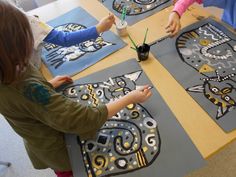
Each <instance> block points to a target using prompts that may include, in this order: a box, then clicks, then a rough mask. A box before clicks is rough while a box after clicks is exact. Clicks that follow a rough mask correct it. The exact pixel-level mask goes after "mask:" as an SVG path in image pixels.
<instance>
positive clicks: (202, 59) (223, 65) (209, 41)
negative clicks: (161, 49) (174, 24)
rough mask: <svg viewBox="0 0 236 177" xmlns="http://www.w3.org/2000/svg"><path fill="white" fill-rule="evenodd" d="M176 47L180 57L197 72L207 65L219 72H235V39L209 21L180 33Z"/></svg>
mask: <svg viewBox="0 0 236 177" xmlns="http://www.w3.org/2000/svg"><path fill="white" fill-rule="evenodd" d="M176 47H177V51H178V53H179V55H180V57H181V59H182V60H183V61H184V62H185V63H186V64H188V65H189V66H191V67H193V68H194V69H195V70H197V71H199V72H202V69H203V68H202V67H203V66H204V65H208V66H209V67H211V68H213V70H218V72H219V73H220V74H224V73H227V74H229V73H231V72H234V73H235V70H236V51H235V48H236V41H235V40H232V39H231V38H230V37H228V36H227V35H226V34H225V33H224V32H222V31H221V30H219V29H218V28H217V27H215V26H214V25H212V24H210V23H207V24H205V25H203V26H201V27H199V28H197V29H195V30H192V31H188V32H185V33H183V34H181V35H180V36H179V37H178V38H177V40H176ZM204 73H206V72H204Z"/></svg>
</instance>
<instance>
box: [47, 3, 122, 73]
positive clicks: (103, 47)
mask: <svg viewBox="0 0 236 177" xmlns="http://www.w3.org/2000/svg"><path fill="white" fill-rule="evenodd" d="M97 23H98V22H97V20H96V19H95V18H94V17H92V16H91V15H90V14H88V13H87V12H86V11H85V10H84V9H82V8H80V7H78V8H75V9H73V10H71V11H69V12H68V13H66V14H64V15H61V16H59V17H58V18H56V19H54V20H52V21H50V22H48V24H49V25H51V26H53V27H54V28H55V29H57V30H59V31H65V32H71V31H79V30H83V29H86V28H87V27H91V26H94V25H96V24H97ZM125 45H126V44H125V43H124V42H123V41H122V40H121V39H120V38H119V37H118V36H116V35H115V34H114V33H112V32H111V31H107V32H104V33H103V34H100V36H99V37H98V38H97V39H91V40H88V41H85V42H82V43H80V44H78V45H73V46H70V47H62V46H58V45H55V44H50V43H44V44H43V48H42V59H43V61H44V63H45V65H46V66H47V67H48V69H49V70H50V72H51V73H52V75H53V76H56V75H74V74H76V73H78V72H81V71H83V70H84V69H86V68H88V67H89V66H91V65H93V64H95V63H96V62H98V61H100V60H101V59H103V58H105V57H106V56H108V55H110V54H112V53H113V52H115V51H117V50H119V49H121V48H122V47H124V46H125Z"/></svg>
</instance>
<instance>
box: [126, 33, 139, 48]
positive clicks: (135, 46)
mask: <svg viewBox="0 0 236 177" xmlns="http://www.w3.org/2000/svg"><path fill="white" fill-rule="evenodd" d="M128 37H129V39H130V40H131V42H132V44H133V46H134V47H133V48H135V50H137V49H138V46H137V45H136V44H135V42H134V41H133V39H132V38H131V37H130V35H129V34H128Z"/></svg>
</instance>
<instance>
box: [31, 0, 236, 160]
mask: <svg viewBox="0 0 236 177" xmlns="http://www.w3.org/2000/svg"><path fill="white" fill-rule="evenodd" d="M91 1H92V2H91ZM78 6H81V7H83V8H84V9H86V10H87V11H88V12H90V13H91V14H93V16H94V17H96V18H97V20H99V19H102V17H104V16H106V15H108V14H109V11H108V10H107V9H106V8H105V7H104V6H103V5H102V4H101V3H99V2H98V1H97V0H90V1H87V0H61V1H56V2H54V3H51V4H48V5H46V6H43V7H40V8H38V9H35V10H32V11H30V12H29V13H31V14H36V15H38V16H39V17H40V18H41V19H42V20H44V21H50V20H52V19H54V18H56V17H58V16H59V15H62V14H64V13H66V12H68V11H70V10H72V9H73V8H75V7H78ZM172 8H173V7H169V8H166V9H164V10H162V11H161V12H159V13H156V14H155V15H153V16H150V17H149V18H146V19H145V20H142V21H140V22H139V23H137V24H135V25H133V26H132V27H129V28H128V30H129V33H130V35H131V36H132V37H133V38H134V40H135V41H139V42H142V41H143V36H144V33H145V30H146V27H148V28H149V33H148V37H147V42H153V41H155V40H156V39H158V38H161V37H163V36H165V30H164V27H165V25H166V24H167V20H168V14H169V13H170V11H171V9H172ZM197 14H203V15H204V16H209V14H208V13H207V12H206V11H205V10H203V9H201V8H198V7H197V8H196V7H195V6H193V7H192V8H190V9H189V10H188V11H187V12H186V13H185V15H184V16H183V17H182V26H183V27H184V26H187V25H190V24H192V23H194V22H196V21H197V18H196V17H197V16H198V15H197ZM111 30H112V31H113V32H115V27H112V29H111ZM123 39H124V41H125V42H126V43H128V44H129V45H128V46H126V47H125V48H123V49H122V50H119V51H118V52H115V53H114V54H112V55H110V56H108V57H106V58H105V59H103V60H102V61H100V62H98V63H96V64H95V65H94V66H92V67H90V68H88V69H86V70H85V71H83V72H81V73H80V74H78V75H75V76H73V79H74V80H76V79H79V78H81V77H84V76H87V75H88V74H91V73H93V72H96V71H99V70H102V69H105V68H107V67H110V66H112V65H115V64H117V63H120V62H123V61H126V60H128V59H130V58H136V57H137V56H136V53H135V52H134V51H133V50H131V49H130V46H131V43H130V41H129V39H128V38H123ZM124 56H125V57H124ZM140 64H141V67H142V69H143V70H144V72H145V73H146V74H147V76H148V77H149V79H150V80H151V82H152V83H153V85H154V87H155V88H156V89H157V90H158V91H159V93H160V94H161V96H162V98H163V99H164V100H165V102H166V103H167V104H168V106H169V108H170V109H171V111H172V112H173V113H174V115H175V116H176V118H177V120H178V121H179V122H180V124H181V125H182V126H183V128H184V129H185V131H186V132H187V134H188V135H189V137H190V138H191V140H192V141H193V142H194V144H195V145H196V147H197V148H198V150H199V151H200V152H201V154H202V155H203V157H204V158H207V157H209V156H210V155H212V154H214V153H215V152H217V151H218V150H219V149H221V148H223V147H224V146H225V145H227V144H228V143H230V142H231V141H232V140H234V139H235V138H236V131H232V132H230V133H225V132H224V131H223V130H222V129H221V128H220V127H219V126H218V125H217V124H216V123H215V122H214V121H213V120H212V119H211V118H210V117H209V115H208V114H207V113H206V112H205V111H204V110H203V109H202V108H201V107H200V106H199V105H198V104H197V103H196V102H195V101H194V100H193V99H192V97H190V96H189V94H188V93H187V92H186V91H185V89H183V87H182V86H181V85H180V84H179V83H178V82H177V81H176V80H175V79H174V78H173V77H172V76H171V74H170V73H169V72H168V71H167V70H166V69H165V67H164V66H162V65H161V64H160V63H159V62H158V61H157V60H156V59H155V58H154V57H153V55H152V54H150V57H149V59H148V60H147V61H145V62H142V63H140ZM42 72H43V74H44V75H45V77H46V78H47V79H48V80H49V79H51V78H52V76H51V75H50V73H49V72H48V70H47V68H46V67H45V66H43V67H42Z"/></svg>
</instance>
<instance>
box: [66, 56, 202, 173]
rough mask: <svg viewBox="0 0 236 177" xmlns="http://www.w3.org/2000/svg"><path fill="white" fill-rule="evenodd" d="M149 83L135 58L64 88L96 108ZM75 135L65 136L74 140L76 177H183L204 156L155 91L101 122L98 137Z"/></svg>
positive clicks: (73, 153) (71, 143) (72, 145)
mask: <svg viewBox="0 0 236 177" xmlns="http://www.w3.org/2000/svg"><path fill="white" fill-rule="evenodd" d="M120 71H122V73H121V72H120ZM148 83H149V84H150V81H149V80H148V78H147V77H146V75H145V73H144V72H143V71H142V69H141V67H140V66H139V65H138V63H137V61H136V60H135V59H133V60H129V61H127V62H123V63H121V64H118V65H115V66H113V67H111V68H108V69H106V70H103V71H101V72H97V73H95V74H92V75H91V76H87V77H86V78H84V79H83V80H78V81H75V82H74V84H73V85H70V86H67V87H65V88H64V89H63V90H62V93H63V94H64V95H65V96H66V97H69V98H71V99H73V100H75V101H77V102H80V103H82V104H86V105H91V106H95V107H96V106H98V105H99V104H102V103H103V104H106V103H109V102H111V101H114V100H116V99H118V98H120V97H122V96H124V95H126V94H128V93H129V92H130V91H132V90H135V89H136V88H138V87H139V86H141V85H144V84H148ZM153 90H154V89H153ZM159 111H160V112H159ZM170 130H171V131H170ZM71 137H73V135H71V136H69V135H68V138H67V140H68V139H70V140H69V143H68V144H69V146H70V147H71V149H69V154H71V155H70V157H71V162H72V168H73V173H74V175H75V177H80V176H86V177H87V176H88V177H105V176H116V175H120V176H127V177H131V176H135V175H137V174H138V176H140V177H144V176H149V175H150V174H152V173H157V175H155V176H160V177H161V176H168V175H169V176H173V174H172V173H174V176H179V177H180V176H183V174H186V173H187V172H189V171H191V170H192V169H195V168H198V167H200V166H202V164H203V159H202V157H201V155H200V154H199V152H198V151H197V150H196V148H195V146H194V145H193V144H192V142H191V140H190V139H189V138H188V136H187V134H186V133H185V132H184V130H183V128H182V127H181V126H180V125H179V123H178V122H177V120H176V119H175V117H174V116H173V114H172V113H171V111H170V110H169V109H168V107H167V105H166V104H165V103H164V101H163V100H162V98H161V96H160V95H159V94H158V93H157V92H156V91H153V96H152V99H151V101H148V102H147V103H146V104H130V105H128V106H126V107H125V108H124V109H122V110H121V111H119V112H118V113H117V114H116V115H115V116H113V117H112V119H110V120H108V121H107V122H106V123H105V124H104V125H103V126H102V127H101V129H100V130H99V132H98V134H97V136H96V138H95V139H92V140H87V141H86V140H80V139H79V138H78V139H77V138H76V137H74V138H71ZM73 142H74V144H73ZM77 142H78V143H77ZM178 149H182V150H184V151H182V150H180V151H179V150H178ZM183 153H184V154H183ZM172 158H176V159H175V160H173V159H172ZM193 159H194V160H193ZM81 166H82V167H83V168H81ZM79 168H80V169H79ZM168 168H172V169H176V171H175V172H173V171H170V170H168ZM82 171H84V173H82ZM158 173H159V174H158Z"/></svg>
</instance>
